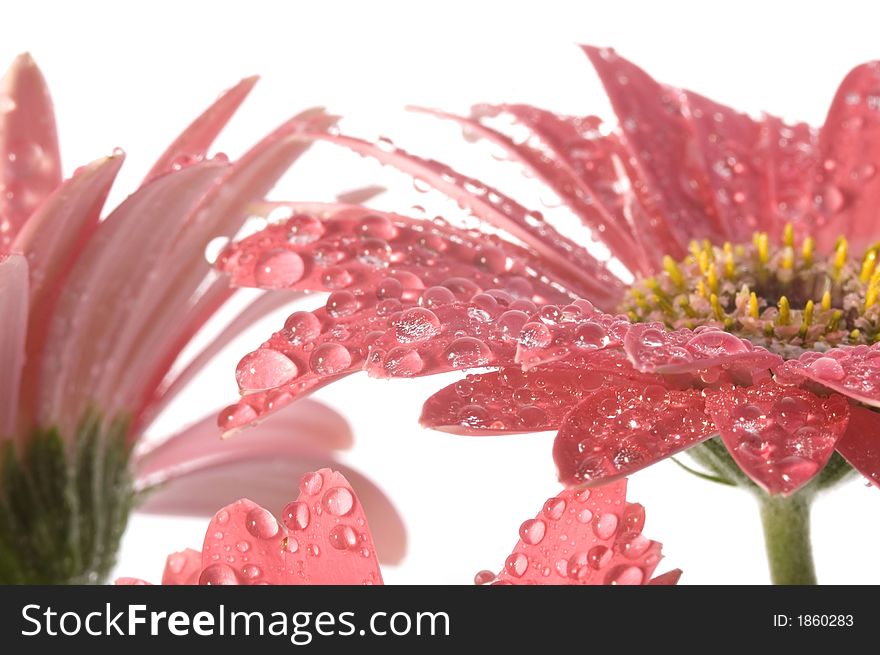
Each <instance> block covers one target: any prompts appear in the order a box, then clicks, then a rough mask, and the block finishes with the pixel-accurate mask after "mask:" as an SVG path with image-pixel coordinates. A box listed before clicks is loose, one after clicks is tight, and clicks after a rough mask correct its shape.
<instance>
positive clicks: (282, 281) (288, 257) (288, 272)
mask: <svg viewBox="0 0 880 655" xmlns="http://www.w3.org/2000/svg"><path fill="white" fill-rule="evenodd" d="M304 270H305V267H304V265H303V260H302V257H300V256H299V255H297V254H296V253H295V252H292V251H290V250H285V249H283V248H276V249H273V250H270V251H269V252H266V253H263V254H262V255H260V258H259V259H258V260H257V264H256V267H255V268H254V280H255V281H256V283H257V286H259V287H261V288H263V289H284V288H286V287H289V286H291V285H293V284H294V283H296V282H298V281H299V279H300V278H301V277H302V274H303V271H304Z"/></svg>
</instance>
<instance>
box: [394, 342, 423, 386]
mask: <svg viewBox="0 0 880 655" xmlns="http://www.w3.org/2000/svg"><path fill="white" fill-rule="evenodd" d="M384 366H385V372H386V373H388V375H390V376H392V377H404V378H405V377H412V376H414V375H418V374H419V373H421V371H422V369H423V368H424V367H425V362H424V360H422V356H421V355H419V353H418V352H417V351H415V350H413V349H412V348H406V347H404V346H398V347H396V348H392V349H391V350H389V351H388V354H387V355H385V363H384Z"/></svg>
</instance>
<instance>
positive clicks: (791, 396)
mask: <svg viewBox="0 0 880 655" xmlns="http://www.w3.org/2000/svg"><path fill="white" fill-rule="evenodd" d="M706 413H707V414H709V415H710V416H711V417H712V420H713V421H714V422H715V425H716V426H717V428H718V431H719V432H720V433H721V438H722V439H723V441H724V445H725V446H727V450H729V451H730V454H731V455H732V456H733V459H734V460H736V463H737V464H739V466H740V468H741V469H742V470H743V472H744V473H745V474H746V475H748V476H749V477H750V478H751V479H752V480H754V481H755V482H756V483H757V484H758V485H760V486H761V487H763V488H764V489H766V490H767V492H769V493H771V494H782V495H784V496H788V495H790V494H792V493H794V492H795V491H797V490H798V489H800V488H801V487H802V486H804V485H805V484H806V483H807V482H809V481H810V480H812V479H813V478H814V477H815V476H816V475H817V474H818V473H819V472H820V471H821V470H822V468H823V467H824V466H825V464H827V463H828V459H829V458H830V457H831V454H832V453H833V452H834V447H835V445H836V444H837V441H838V440H839V439H840V437H841V436H842V435H843V433H844V431H845V430H846V426H847V421H848V419H849V405H848V404H847V402H846V399H844V398H842V397H841V396H838V395H833V396H829V397H828V398H820V397H819V396H816V395H815V394H812V393H810V392H809V391H807V390H806V389H800V388H798V387H784V386H781V385H778V384H776V383H775V382H766V383H764V384H762V385H761V386H759V387H752V388H749V389H744V388H731V389H726V390H723V391H719V392H717V393H712V394H710V395H709V396H708V397H707V399H706Z"/></svg>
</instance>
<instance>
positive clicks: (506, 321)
mask: <svg viewBox="0 0 880 655" xmlns="http://www.w3.org/2000/svg"><path fill="white" fill-rule="evenodd" d="M528 320H529V315H528V314H526V313H525V312H522V311H519V310H516V309H509V310H507V311H506V312H504V313H503V314H501V316H499V317H498V320H497V321H496V322H495V325H496V326H497V327H498V330H499V331H500V332H501V339H502V340H503V341H506V342H508V343H513V342H516V341H517V340H518V339H519V334H520V332H521V331H522V328H523V326H524V325H525V324H526V323H528Z"/></svg>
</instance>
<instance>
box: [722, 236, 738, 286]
mask: <svg viewBox="0 0 880 655" xmlns="http://www.w3.org/2000/svg"><path fill="white" fill-rule="evenodd" d="M734 271H735V269H734V266H733V246H732V245H730V242H725V244H724V277H726V278H728V279H729V278H732V277H733V273H734Z"/></svg>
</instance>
